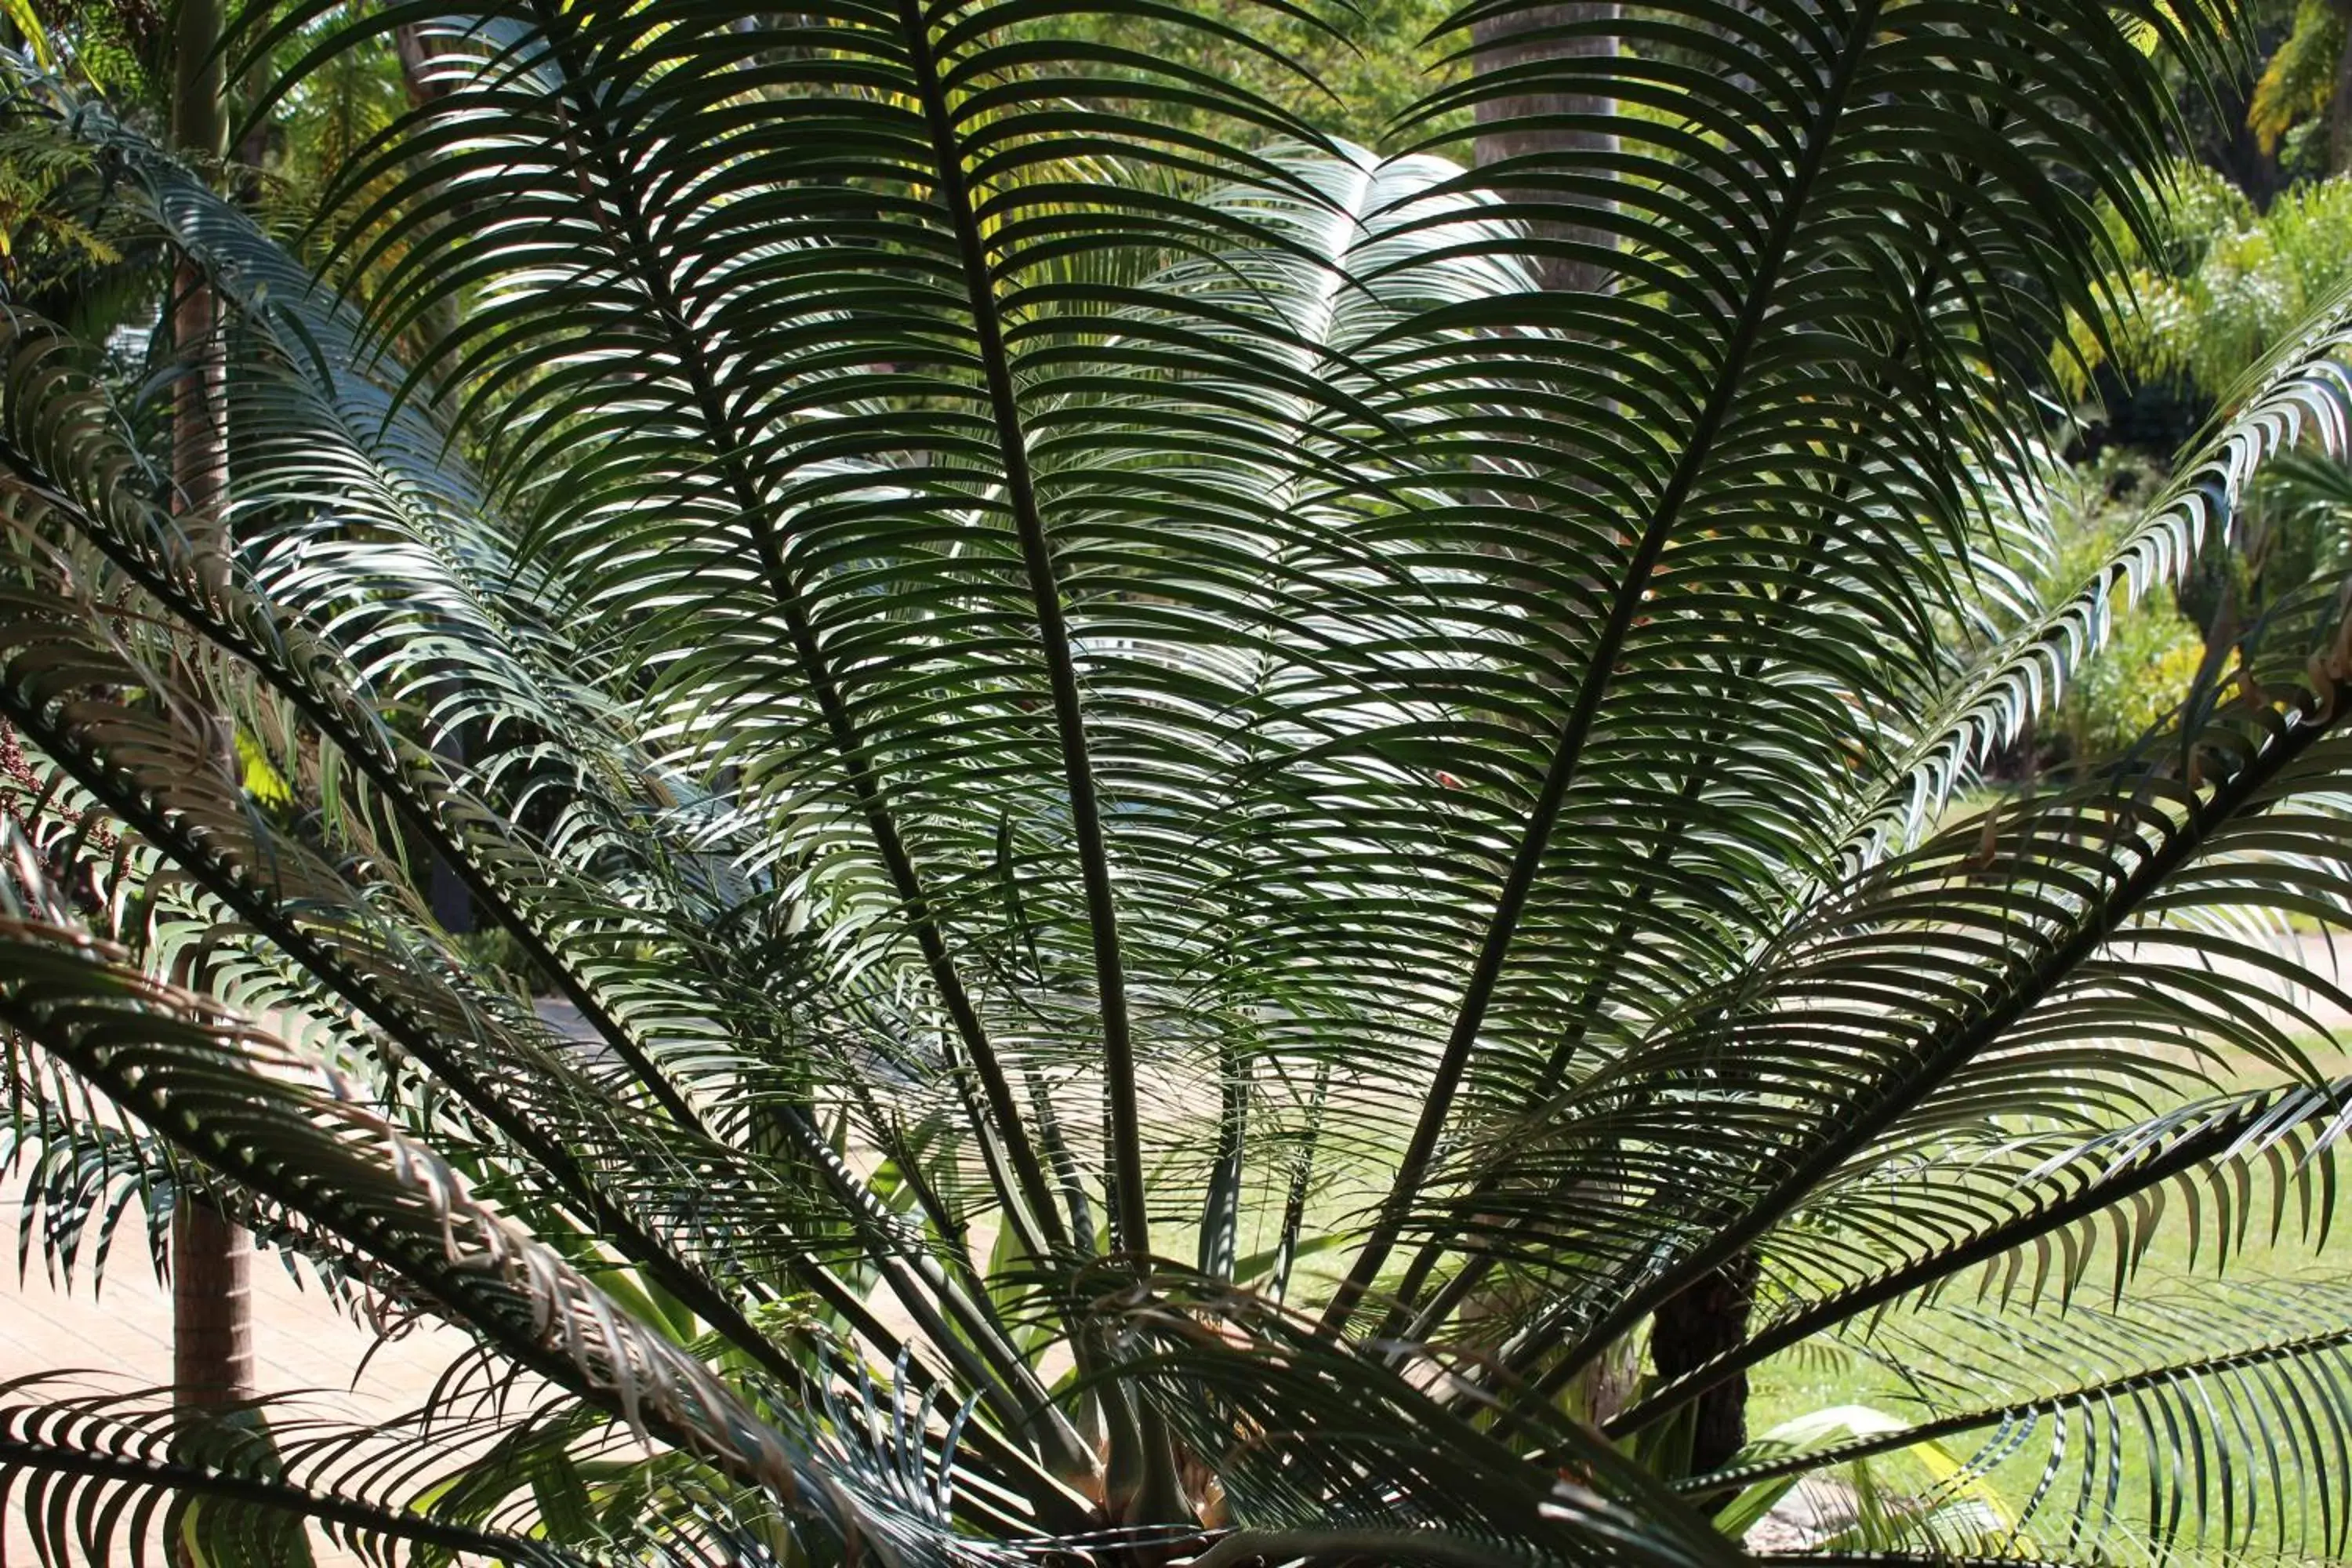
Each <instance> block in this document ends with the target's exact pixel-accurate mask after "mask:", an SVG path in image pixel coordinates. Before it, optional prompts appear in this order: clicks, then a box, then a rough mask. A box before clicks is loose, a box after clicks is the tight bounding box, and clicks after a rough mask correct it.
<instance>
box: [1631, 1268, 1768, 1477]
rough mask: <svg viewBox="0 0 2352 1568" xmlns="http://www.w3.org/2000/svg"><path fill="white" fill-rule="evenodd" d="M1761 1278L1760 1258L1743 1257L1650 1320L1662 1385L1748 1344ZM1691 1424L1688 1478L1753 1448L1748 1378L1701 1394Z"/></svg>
mask: <svg viewBox="0 0 2352 1568" xmlns="http://www.w3.org/2000/svg"><path fill="white" fill-rule="evenodd" d="M1756 1273H1757V1270H1756V1257H1755V1255H1754V1254H1753V1253H1747V1252H1743V1253H1741V1254H1739V1255H1738V1257H1736V1258H1733V1259H1732V1260H1731V1261H1730V1262H1728V1263H1727V1264H1725V1265H1724V1266H1723V1267H1722V1268H1718V1269H1717V1270H1716V1271H1715V1272H1714V1273H1712V1274H1709V1275H1707V1276H1706V1277H1705V1278H1703V1279H1697V1280H1694V1281H1693V1282H1692V1283H1691V1285H1690V1287H1689V1289H1685V1290H1684V1291H1683V1292H1682V1293H1681V1294H1680V1295H1678V1296H1675V1298H1673V1299H1672V1300H1669V1301H1667V1302H1666V1303H1665V1305H1664V1306H1662V1307H1660V1308H1659V1309H1658V1310H1657V1311H1656V1313H1655V1314H1654V1315H1653V1316H1652V1318H1651V1320H1650V1366H1651V1369H1652V1370H1653V1371H1654V1372H1655V1373H1657V1377H1658V1381H1659V1382H1660V1383H1662V1384H1663V1383H1668V1382H1671V1381H1673V1380H1674V1379H1675V1378H1678V1377H1680V1376H1682V1375H1683V1374H1684V1373H1689V1372H1696V1371H1697V1370H1698V1369H1699V1368H1700V1367H1702V1366H1705V1365H1706V1363H1708V1362H1711V1361H1713V1360H1715V1358H1716V1357H1717V1356H1719V1355H1722V1354H1723V1353H1725V1352H1727V1351H1733V1350H1737V1349H1738V1348H1739V1346H1740V1345H1741V1344H1743V1343H1744V1342H1746V1341H1747V1339H1748V1313H1749V1312H1750V1311H1752V1310H1754V1309H1755V1306H1756ZM1691 1422H1692V1429H1691V1454H1690V1472H1689V1473H1690V1474H1692V1475H1695V1476H1696V1475H1704V1474H1706V1472H1707V1471H1709V1470H1715V1469H1720V1468H1723V1466H1724V1465H1725V1464H1726V1463H1727V1462H1728V1461H1729V1459H1730V1458H1731V1456H1732V1455H1734V1454H1736V1453H1738V1452H1739V1450H1740V1449H1741V1448H1743V1447H1746V1446H1747V1443H1748V1374H1747V1373H1744V1372H1743V1373H1735V1374H1734V1375H1733V1376H1731V1377H1728V1378H1726V1379H1725V1380H1724V1381H1723V1382H1721V1383H1719V1384H1716V1385H1715V1386H1714V1387H1713V1388H1710V1389H1708V1390H1707V1391H1706V1393H1705V1394H1700V1395H1699V1396H1698V1398H1697V1399H1696V1400H1694V1401H1693V1402H1692V1407H1691Z"/></svg>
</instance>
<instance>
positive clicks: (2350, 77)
mask: <svg viewBox="0 0 2352 1568" xmlns="http://www.w3.org/2000/svg"><path fill="white" fill-rule="evenodd" d="M2336 15H2337V16H2342V17H2344V18H2345V19H2346V23H2347V25H2346V26H2345V29H2344V47H2343V48H2341V49H2340V50H2338V51H2337V52H2336V90H2335V91H2334V92H2332V93H2330V94H2328V97H2327V172H2328V173H2329V174H2342V173H2344V171H2345V170H2346V169H2347V168H2352V4H2347V0H2336ZM2239 118H2240V119H2241V120H2243V118H2244V117H2243V116H2242V115H2241V116H2240V117H2239Z"/></svg>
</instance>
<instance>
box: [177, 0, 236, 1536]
mask: <svg viewBox="0 0 2352 1568" xmlns="http://www.w3.org/2000/svg"><path fill="white" fill-rule="evenodd" d="M220 36H221V4H220V0H181V5H180V9H179V14H178V16H177V17H176V18H175V26H174V28H173V51H174V52H173V100H172V132H173V141H174V142H176V143H177V144H178V146H179V148H180V150H181V151H182V152H183V153H186V154H188V155H189V156H191V157H194V158H195V159H197V160H198V161H199V162H200V163H205V164H207V165H209V164H214V163H218V161H219V160H220V158H221V156H222V154H223V153H224V152H225V151H226V143H227V125H226V120H227V116H226V112H225V110H224V106H223V102H222V97H223V94H222V83H223V77H222V61H221V58H220V57H219V55H218V53H217V52H216V46H217V45H218V43H219V40H220ZM172 335H173V346H174V348H175V349H176V350H177V352H178V354H179V358H180V367H181V372H182V374H181V376H180V380H179V384H178V388H177V391H176V395H175V396H174V398H173V419H172V480H173V511H174V513H175V514H176V515H177V516H178V518H179V519H180V526H181V528H182V529H183V530H184V531H185V532H186V534H187V536H188V539H189V542H191V544H193V545H194V549H195V553H196V570H197V573H198V574H199V576H200V577H201V579H202V580H203V581H204V582H205V583H206V584H212V585H215V586H217V585H219V584H223V583H225V582H226V580H227V576H228V540H227V535H226V530H225V525H224V522H223V511H224V509H225V506H226V501H227V499H228V440H227V431H226V426H225V417H226V413H225V408H224V403H225V395H224V393H225V383H226V366H225V364H224V362H223V358H222V353H221V342H220V321H219V317H218V311H217V308H216V305H215V300H214V299H213V293H212V289H210V287H208V285H207V284H206V281H205V276H204V274H203V273H202V272H201V271H200V270H198V269H197V268H194V266H190V265H183V266H182V267H181V268H180V269H179V271H178V274H177V276H176V277H175V278H174V279H173V304H172ZM215 728H216V730H217V731H219V734H218V736H217V738H216V744H215V751H216V753H217V754H216V755H215V764H216V765H220V766H225V767H229V768H234V767H236V746H235V743H234V740H233V738H232V736H231V734H230V732H229V731H228V728H227V725H226V723H225V722H216V724H215ZM252 1268H253V1243H252V1240H251V1238H250V1237H247V1235H246V1233H245V1232H244V1230H243V1229H241V1228H240V1227H238V1226H236V1225H235V1224H233V1223H231V1222H230V1221H229V1220H227V1219H226V1218H225V1217H223V1216H222V1215H221V1214H220V1213H219V1212H218V1211H217V1210H215V1209H214V1208H213V1207H211V1206H210V1205H207V1204H205V1203H203V1202H201V1201H199V1200H197V1199H196V1198H195V1197H194V1195H193V1194H189V1193H188V1192H186V1191H184V1190H183V1192H182V1193H181V1194H180V1195H179V1200H178V1202H177V1203H176V1204H175V1205H174V1206H173V1210H172V1380H173V1384H174V1385H175V1389H176V1392H175V1394H174V1404H175V1405H176V1406H177V1408H178V1409H179V1410H180V1411H182V1412H183V1413H184V1414H185V1415H198V1414H200V1413H201V1414H209V1413H211V1412H214V1411H217V1410H218V1409H219V1408H220V1407H222V1406H223V1405H234V1404H236V1403H237V1402H238V1401H240V1400H245V1399H249V1398H251V1397H252V1396H253V1393H254V1382H253V1311H252ZM173 1554H174V1557H175V1558H176V1559H178V1560H179V1561H181V1562H183V1563H186V1562H187V1561H188V1560H189V1558H190V1557H191V1556H192V1553H191V1552H189V1550H188V1546H187V1543H186V1542H185V1541H184V1539H183V1538H182V1537H181V1536H180V1533H179V1531H176V1530H174V1531H173Z"/></svg>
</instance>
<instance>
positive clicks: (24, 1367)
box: [0, 1189, 467, 1568]
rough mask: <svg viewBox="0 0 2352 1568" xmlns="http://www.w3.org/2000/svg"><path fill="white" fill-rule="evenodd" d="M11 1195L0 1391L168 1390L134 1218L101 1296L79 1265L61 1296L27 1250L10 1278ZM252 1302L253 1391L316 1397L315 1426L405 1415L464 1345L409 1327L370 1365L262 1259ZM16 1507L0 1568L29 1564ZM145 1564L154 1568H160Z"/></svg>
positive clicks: (326, 1557) (165, 1295)
mask: <svg viewBox="0 0 2352 1568" xmlns="http://www.w3.org/2000/svg"><path fill="white" fill-rule="evenodd" d="M19 1190H21V1189H19ZM18 1195H19V1194H18V1193H17V1192H12V1193H10V1194H9V1195H8V1196H7V1198H6V1199H5V1200H4V1201H0V1382H5V1381H7V1380H8V1379H11V1378H16V1377H22V1376H25V1375H26V1374H27V1373H49V1372H62V1371H66V1370H68V1369H73V1370H81V1371H87V1372H89V1373H96V1374H100V1375H99V1376H97V1377H96V1378H93V1379H91V1380H89V1386H90V1387H91V1388H92V1389H93V1390H94V1391H95V1390H98V1389H112V1390H115V1391H118V1392H131V1391H133V1390H137V1389H141V1388H150V1387H156V1386H160V1385H162V1384H168V1383H170V1382H171V1380H172V1298H171V1293H170V1291H169V1290H167V1289H164V1288H163V1286H162V1285H160V1284H159V1283H158V1282H157V1281H156V1279H155V1274H154V1270H153V1268H152V1266H151V1265H150V1264H149V1262H148V1258H147V1248H146V1222H145V1219H144V1217H143V1216H142V1215H141V1214H140V1213H139V1212H138V1211H137V1210H136V1209H135V1208H134V1209H133V1210H132V1211H131V1214H130V1215H128V1216H127V1217H126V1218H125V1220H124V1222H123V1225H122V1226H121V1229H120V1230H119V1231H118V1232H117V1233H116V1237H115V1246H114V1252H113V1255H112V1257H111V1258H109V1259H108V1262H107V1268H106V1274H105V1278H104V1280H103V1282H102V1284H101V1286H100V1289H97V1290H95V1291H93V1290H92V1289H91V1288H90V1280H89V1272H88V1258H87V1255H86V1254H85V1257H84V1258H83V1265H82V1269H81V1270H80V1271H79V1273H78V1274H77V1276H76V1278H75V1279H74V1281H73V1285H72V1288H71V1289H64V1288H62V1286H61V1285H60V1284H58V1283H53V1282H52V1281H50V1280H49V1279H47V1278H46V1276H45V1274H44V1272H43V1268H42V1259H41V1255H40V1249H39V1247H37V1246H36V1247H35V1248H34V1253H33V1258H32V1266H31V1269H30V1271H29V1273H27V1274H26V1276H25V1277H23V1278H22V1279H20V1278H19V1277H18V1275H17V1272H16V1235H17V1226H16V1222H17V1220H18V1218H19V1215H20V1212H21V1205H20V1203H19V1202H18ZM253 1294H254V1319H255V1333H254V1354H255V1360H256V1362H257V1363H258V1365H257V1373H258V1377H257V1381H258V1383H259V1385H260V1387H261V1389H262V1390H263V1391H264V1392H265V1393H276V1392H280V1391H292V1390H306V1391H307V1390H317V1391H319V1392H318V1393H317V1394H313V1395H311V1396H310V1397H309V1398H307V1399H306V1400H305V1404H306V1405H309V1406H310V1408H312V1409H314V1410H316V1411H317V1412H318V1413H319V1414H320V1415H328V1414H337V1415H354V1416H358V1417H362V1418H368V1417H373V1418H375V1419H383V1418H384V1417H387V1416H391V1415H398V1414H400V1413H402V1412H404V1411H406V1410H409V1409H413V1408H415V1406H416V1405H421V1404H423V1403H424V1402H425V1396H426V1394H429V1393H430V1392H431V1391H432V1388H433V1384H434V1383H435V1381H436V1379H437V1378H439V1376H440V1375H441V1373H442V1372H443V1371H444V1370H445V1369H446V1368H447V1367H448V1366H449V1365H450V1363H452V1362H454V1361H455V1360H457V1357H459V1356H460V1355H462V1354H463V1353H465V1351H466V1348H467V1339H466V1337H465V1336H464V1335H462V1334H459V1333H457V1332H456V1331H453V1330H449V1329H446V1328H437V1327H435V1328H425V1327H419V1328H417V1329H415V1330H414V1331H410V1332H409V1333H407V1334H405V1335H404V1336H402V1337H401V1338H399V1339H395V1340H392V1341H389V1342H385V1343H383V1344H382V1345H381V1346H379V1347H377V1349H376V1351H375V1353H374V1354H373V1356H369V1355H368V1350H369V1347H370V1346H371V1345H373V1344H374V1343H375V1337H374V1334H373V1332H372V1331H370V1330H368V1329H366V1328H363V1327H361V1326H359V1325H357V1324H354V1323H352V1321H350V1320H349V1319H348V1318H346V1317H344V1316H343V1315H342V1314H341V1312H339V1311H338V1310H336V1308H335V1306H334V1305H333V1304H332V1303H331V1302H330V1301H329V1300H327V1298H326V1296H325V1295H324V1294H323V1293H322V1292H321V1291H320V1289H319V1288H318V1285H317V1282H316V1281H315V1280H310V1279H306V1280H305V1282H304V1284H303V1285H301V1286H297V1285H296V1283H295V1282H294V1280H293V1279H290V1278H289V1276H288V1275H287V1272H286V1269H285V1268H284V1266H283V1265H282V1264H281V1263H280V1262H279V1261H278V1256H277V1255H276V1254H273V1253H261V1254H258V1255H257V1256H256V1258H254V1269H253ZM362 1358H365V1359H366V1363H367V1364H366V1369H365V1371H364V1372H363V1373H362V1372H361V1371H360V1363H361V1362H362ZM355 1373H356V1374H358V1383H357V1384H356V1386H354V1384H353V1377H354V1374H355ZM18 1511H19V1510H18V1499H17V1498H16V1497H13V1496H12V1497H11V1498H9V1500H8V1506H7V1520H6V1523H5V1536H0V1550H5V1555H0V1563H5V1564H6V1565H7V1568H33V1564H34V1563H35V1562H36V1559H35V1557H34V1555H33V1550H32V1543H31V1540H30V1537H29V1536H28V1535H27V1534H26V1530H25V1527H24V1524H23V1522H22V1521H21V1520H20V1518H19V1517H18ZM314 1544H315V1546H316V1548H317V1551H318V1558H319V1563H320V1568H330V1565H340V1564H347V1563H349V1564H355V1563H357V1561H358V1560H357V1559H355V1558H353V1557H351V1556H348V1555H345V1554H342V1553H341V1552H332V1551H330V1550H328V1549H327V1547H326V1544H325V1542H323V1541H318V1540H316V1538H314ZM126 1545H127V1543H124V1542H118V1543H117V1552H116V1556H115V1559H114V1561H116V1562H119V1563H128V1562H129V1561H130V1553H129V1552H128V1551H127V1550H125V1547H126ZM148 1561H149V1562H150V1563H154V1564H158V1565H159V1568H160V1565H161V1564H162V1563H163V1562H164V1561H165V1560H164V1559H163V1558H161V1557H156V1556H150V1557H149V1559H148Z"/></svg>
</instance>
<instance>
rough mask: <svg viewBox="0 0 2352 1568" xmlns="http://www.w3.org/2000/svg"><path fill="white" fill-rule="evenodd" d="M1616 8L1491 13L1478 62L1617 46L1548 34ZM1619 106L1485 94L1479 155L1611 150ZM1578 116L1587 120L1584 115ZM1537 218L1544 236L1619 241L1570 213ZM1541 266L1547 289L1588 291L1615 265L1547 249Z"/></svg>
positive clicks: (1567, 96)
mask: <svg viewBox="0 0 2352 1568" xmlns="http://www.w3.org/2000/svg"><path fill="white" fill-rule="evenodd" d="M1617 15H1618V6H1617V0H1578V3H1576V4H1572V5H1537V6H1530V7H1528V8H1526V9H1523V10H1516V11H1513V12H1511V13H1510V14H1509V15H1507V16H1499V17H1489V18H1488V19H1486V21H1483V22H1479V23H1476V24H1475V25H1474V26H1472V28H1471V35H1470V36H1471V40H1472V42H1473V43H1474V44H1475V46H1476V48H1477V57H1476V58H1477V66H1478V69H1480V70H1481V71H1500V70H1507V69H1509V68H1511V67H1513V66H1517V65H1523V64H1526V63H1528V62H1529V61H1532V60H1538V59H1558V58H1566V57H1570V56H1576V55H1611V54H1614V53H1616V48H1617V45H1616V40H1615V39H1614V38H1612V37H1607V36H1605V35H1595V36H1592V37H1575V38H1547V37H1542V36H1541V35H1542V34H1543V33H1544V32H1546V31H1547V30H1549V29H1550V28H1554V27H1560V26H1573V25H1576V24H1580V23H1586V22H1591V21H1597V20H1611V21H1613V20H1615V18H1616V16H1617ZM1616 111H1617V105H1616V101H1615V100H1612V99H1608V98H1603V97H1601V96H1599V95H1597V94H1590V93H1569V92H1554V93H1541V94H1510V95H1507V96H1505V97H1501V98H1495V99H1487V100H1480V102H1479V104H1478V107H1477V121H1478V125H1479V131H1478V139H1477V153H1478V163H1479V164H1480V166H1481V167H1485V166H1486V165H1488V164H1493V163H1503V162H1505V161H1507V160H1508V159H1512V158H1524V157H1528V156H1531V155H1534V154H1538V153H1542V154H1552V155H1555V156H1557V155H1558V154H1560V153H1568V154H1570V155H1571V158H1570V159H1566V160H1562V162H1572V161H1574V159H1573V155H1574V154H1579V153H1581V154H1584V155H1586V157H1587V158H1588V159H1589V158H1590V157H1591V155H1593V154H1607V153H1614V152H1616V151H1617V134H1616V132H1613V131H1611V130H1609V129H1608V127H1607V125H1606V123H1605V121H1606V119H1607V117H1608V116H1610V115H1612V114H1614V113H1615V112H1616ZM1538 117H1539V118H1541V119H1543V120H1545V121H1548V123H1545V124H1543V125H1541V126H1535V125H1529V124H1520V123H1516V122H1518V121H1530V120H1533V119H1536V118H1538ZM1577 121H1581V123H1578V122H1577ZM1488 127H1494V129H1491V130H1490V129H1488ZM1588 166H1589V165H1588ZM1596 172H1597V171H1596ZM1503 194H1504V195H1508V196H1512V197H1515V198H1517V199H1520V200H1531V201H1538V202H1541V201H1552V202H1559V201H1560V200H1561V199H1562V197H1561V196H1560V195H1559V193H1557V192H1551V191H1546V190H1543V189H1541V188H1537V187H1529V188H1524V189H1522V188H1517V187H1507V188H1506V189H1505V190H1504V192H1503ZM1535 228H1536V231H1537V233H1538V236H1539V237H1544V238H1550V239H1565V240H1572V241H1580V242H1583V243H1587V244H1592V245H1598V246H1601V247H1612V244H1613V242H1612V237H1611V236H1610V235H1609V234H1608V233H1606V232H1605V231H1604V230H1601V229H1599V228H1593V227H1588V226H1584V225H1580V224H1578V223H1575V222H1573V221H1570V220H1566V219H1563V220H1561V221H1559V222H1554V223H1549V224H1544V223H1539V224H1537V225H1535ZM1536 270H1537V275H1538V277H1539V278H1541V279H1542V280H1543V285H1544V287H1545V288H1547V289H1576V290H1579V291H1581V292H1588V293H1589V292H1594V291H1597V290H1599V289H1604V288H1606V287H1607V286H1608V283H1609V278H1610V268H1609V267H1608V265H1607V264H1606V263H1605V262H1604V261H1602V260H1601V259H1600V258H1590V259H1577V258H1567V257H1558V256H1550V257H1545V258H1542V259H1541V260H1539V261H1538V263H1537V266H1536Z"/></svg>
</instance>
